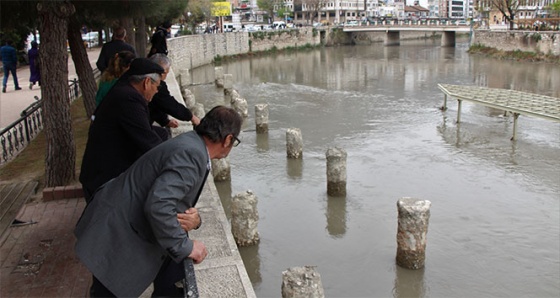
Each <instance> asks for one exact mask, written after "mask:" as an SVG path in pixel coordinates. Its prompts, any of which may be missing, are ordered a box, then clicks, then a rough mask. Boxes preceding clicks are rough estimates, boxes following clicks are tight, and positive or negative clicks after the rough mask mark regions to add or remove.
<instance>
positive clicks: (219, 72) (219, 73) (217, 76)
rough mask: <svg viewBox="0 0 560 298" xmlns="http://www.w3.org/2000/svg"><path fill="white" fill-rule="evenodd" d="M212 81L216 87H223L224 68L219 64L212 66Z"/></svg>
mask: <svg viewBox="0 0 560 298" xmlns="http://www.w3.org/2000/svg"><path fill="white" fill-rule="evenodd" d="M214 82H215V83H216V87H218V88H224V68H223V67H221V66H216V67H214Z"/></svg>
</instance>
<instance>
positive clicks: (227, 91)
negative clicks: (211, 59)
mask: <svg viewBox="0 0 560 298" xmlns="http://www.w3.org/2000/svg"><path fill="white" fill-rule="evenodd" d="M232 93H233V75H232V74H230V73H226V74H224V96H225V99H226V100H227V101H228V102H231V98H232Z"/></svg>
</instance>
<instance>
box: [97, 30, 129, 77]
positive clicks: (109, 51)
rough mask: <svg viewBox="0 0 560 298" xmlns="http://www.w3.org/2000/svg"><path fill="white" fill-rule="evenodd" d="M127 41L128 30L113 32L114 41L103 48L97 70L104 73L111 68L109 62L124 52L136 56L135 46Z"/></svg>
mask: <svg viewBox="0 0 560 298" xmlns="http://www.w3.org/2000/svg"><path fill="white" fill-rule="evenodd" d="M125 39H126V29H124V28H123V27H117V28H115V30H114V31H113V40H111V41H110V42H108V43H106V44H104V45H103V47H102V48H101V52H100V53H99V58H98V59H97V62H96V63H95V65H97V69H99V71H101V72H103V71H105V69H107V66H109V61H111V59H112V58H113V57H115V54H117V53H118V52H122V51H129V52H132V53H133V54H134V56H136V50H135V49H134V47H133V46H131V45H130V44H128V43H126V42H125Z"/></svg>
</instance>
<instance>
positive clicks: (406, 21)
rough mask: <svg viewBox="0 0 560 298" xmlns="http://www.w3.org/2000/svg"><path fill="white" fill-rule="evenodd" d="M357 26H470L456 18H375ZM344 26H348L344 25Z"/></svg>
mask: <svg viewBox="0 0 560 298" xmlns="http://www.w3.org/2000/svg"><path fill="white" fill-rule="evenodd" d="M359 26H365V27H367V26H417V27H426V26H432V27H442V26H449V27H468V26H470V23H469V22H466V21H457V20H430V19H425V20H424V19H419V20H412V19H400V20H383V21H382V20H376V21H368V22H362V23H360V24H359ZM345 27H349V26H348V25H345Z"/></svg>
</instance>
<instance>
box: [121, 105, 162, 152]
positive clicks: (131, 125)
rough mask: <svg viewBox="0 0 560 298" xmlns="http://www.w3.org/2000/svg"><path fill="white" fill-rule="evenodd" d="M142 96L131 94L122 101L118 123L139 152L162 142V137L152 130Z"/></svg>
mask: <svg viewBox="0 0 560 298" xmlns="http://www.w3.org/2000/svg"><path fill="white" fill-rule="evenodd" d="M142 101H144V98H143V97H141V96H139V97H136V96H131V97H128V98H126V99H125V100H124V101H123V103H122V104H123V105H124V106H123V107H122V111H127V112H126V113H122V114H121V115H120V119H119V125H120V126H121V127H122V128H123V130H124V131H126V134H127V135H128V136H129V137H130V139H131V141H132V143H134V144H135V146H136V148H137V149H138V152H140V153H141V154H143V153H145V152H146V151H148V150H150V149H152V148H153V147H155V146H157V145H158V144H160V143H161V142H162V139H161V138H160V137H159V136H158V135H157V133H156V132H154V131H153V130H152V126H151V125H150V115H149V113H148V107H147V105H146V104H145V103H143V102H142Z"/></svg>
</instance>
